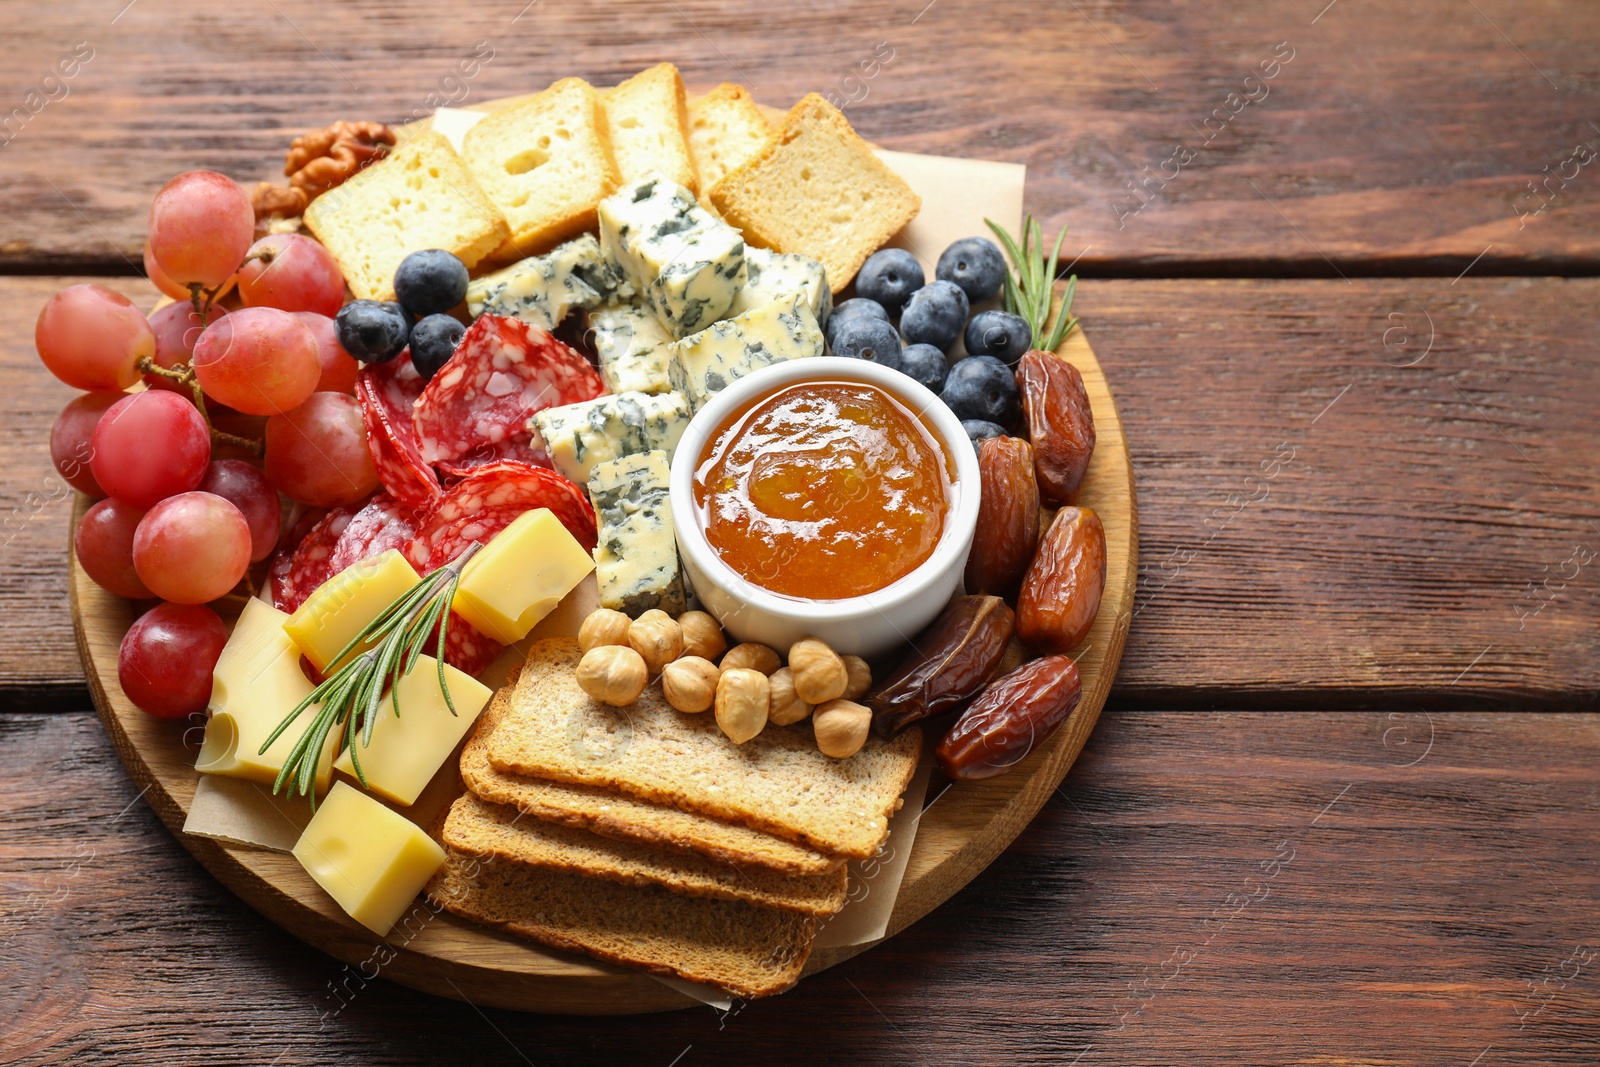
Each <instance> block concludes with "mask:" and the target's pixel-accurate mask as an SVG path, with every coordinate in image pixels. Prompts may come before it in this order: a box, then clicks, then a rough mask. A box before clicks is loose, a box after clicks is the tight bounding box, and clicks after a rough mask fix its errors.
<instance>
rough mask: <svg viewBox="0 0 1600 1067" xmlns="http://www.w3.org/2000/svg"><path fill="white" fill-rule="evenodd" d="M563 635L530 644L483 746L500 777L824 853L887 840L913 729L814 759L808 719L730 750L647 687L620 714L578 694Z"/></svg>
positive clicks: (913, 747) (911, 756)
mask: <svg viewBox="0 0 1600 1067" xmlns="http://www.w3.org/2000/svg"><path fill="white" fill-rule="evenodd" d="M580 658H582V651H581V650H580V649H579V647H578V642H577V641H575V640H572V639H570V638H547V639H545V640H543V641H537V642H534V643H533V645H532V646H531V647H530V649H529V652H528V660H527V663H526V664H525V665H524V666H523V668H522V675H521V677H519V678H518V680H517V684H516V688H515V689H514V690H513V691H512V694H511V707H510V709H509V710H508V711H507V712H506V715H505V718H504V719H503V720H502V721H501V725H500V727H499V728H498V729H496V730H495V731H494V732H493V734H492V735H491V736H490V738H489V743H488V747H489V762H490V763H491V764H493V765H494V767H495V768H496V769H497V770H500V771H508V772H511V773H513V774H531V775H534V776H536V777H540V778H554V779H557V780H559V781H567V782H576V783H579V784H582V785H595V786H606V787H610V788H612V789H618V790H621V791H623V792H626V793H630V794H632V795H634V796H637V797H641V798H643V799H645V800H650V801H653V802H655V803H659V804H672V805H675V806H677V807H680V808H686V809H688V810H690V811H699V812H702V813H704V814H707V815H712V816H715V817H716V818H719V819H730V820H736V821H739V822H743V823H745V824H747V825H749V826H753V827H755V828H757V829H761V830H766V831H767V832H769V833H774V834H777V835H779V836H780V837H786V838H788V839H790V840H792V841H798V842H802V843H804V844H807V845H809V846H811V847H812V848H815V849H819V850H821V851H824V852H832V853H835V854H837V855H841V856H849V857H851V858H853V859H865V858H866V857H868V856H871V855H872V854H873V852H874V851H876V850H877V848H878V846H879V845H881V844H882V843H883V840H884V838H885V837H886V836H887V835H888V832H889V816H890V815H892V814H893V813H894V812H895V811H896V810H897V809H898V808H899V807H900V794H901V793H903V792H904V791H905V788H906V784H907V783H908V782H910V780H911V775H912V772H914V771H915V770H916V767H917V760H918V758H919V756H920V755H921V751H922V732H921V731H920V730H919V729H916V728H912V729H910V730H907V731H905V732H904V733H902V734H900V735H899V736H897V737H895V738H894V739H893V740H889V741H884V740H882V739H880V738H876V737H874V738H870V739H869V740H868V741H867V743H866V745H865V747H863V748H862V749H861V751H860V752H857V753H856V754H855V755H854V756H851V757H850V758H849V759H842V760H836V759H832V758H830V757H828V756H824V755H823V754H822V753H821V752H819V751H817V742H816V738H815V737H814V735H813V734H812V732H811V724H810V722H809V721H807V722H804V723H799V724H796V725H794V726H782V727H780V726H771V727H768V728H767V729H766V730H763V731H762V732H761V733H760V734H759V735H757V736H756V737H755V738H753V739H751V740H749V741H747V742H745V743H744V744H742V745H735V744H734V743H733V742H732V741H730V740H728V738H727V737H725V736H724V735H723V733H722V731H721V730H720V729H718V727H717V724H716V720H715V719H714V718H713V717H712V716H710V715H685V714H683V713H682V712H679V711H675V710H674V709H673V708H672V707H671V705H669V704H668V703H667V702H666V700H665V699H663V698H662V696H661V692H660V689H659V687H652V688H650V689H647V690H645V692H644V693H643V695H641V696H640V697H639V699H638V700H636V701H634V702H633V703H632V704H630V705H628V706H627V707H625V708H613V707H610V706H608V705H606V704H601V703H599V702H597V701H594V700H591V699H590V698H589V697H588V696H587V695H586V694H585V693H584V692H583V690H582V689H580V688H579V687H578V682H577V677H576V670H577V666H578V660H579V659H580Z"/></svg>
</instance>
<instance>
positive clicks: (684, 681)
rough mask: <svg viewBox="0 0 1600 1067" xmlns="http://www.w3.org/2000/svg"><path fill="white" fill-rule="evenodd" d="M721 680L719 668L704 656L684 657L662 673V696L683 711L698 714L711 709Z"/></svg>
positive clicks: (674, 661) (668, 666)
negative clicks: (718, 680)
mask: <svg viewBox="0 0 1600 1067" xmlns="http://www.w3.org/2000/svg"><path fill="white" fill-rule="evenodd" d="M721 676H722V671H721V670H719V669H718V668H717V665H716V664H715V663H712V662H711V661H710V660H708V659H706V658H704V657H703V656H680V657H679V658H677V659H675V660H673V661H672V662H671V663H669V664H667V665H666V667H665V668H663V669H662V671H661V692H662V693H664V694H665V695H666V698H667V703H668V704H671V705H672V706H673V707H675V708H677V709H678V710H679V711H684V712H688V713H689V714H691V715H693V714H697V713H699V712H702V711H705V710H706V709H707V708H709V707H711V703H712V701H714V700H715V699H716V697H717V679H718V678H720V677H721Z"/></svg>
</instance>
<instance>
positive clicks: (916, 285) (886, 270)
mask: <svg viewBox="0 0 1600 1067" xmlns="http://www.w3.org/2000/svg"><path fill="white" fill-rule="evenodd" d="M925 280H926V278H925V277H924V276H923V273H922V264H921V263H918V262H917V257H916V256H913V255H912V254H911V253H910V252H907V251H906V250H905V249H903V248H884V249H880V250H878V251H876V252H874V253H872V255H870V256H868V257H867V261H866V262H865V263H863V264H862V265H861V270H860V271H858V272H857V273H856V292H858V293H860V294H861V295H862V296H864V297H867V298H868V299H869V300H876V301H877V302H878V303H880V304H882V305H883V306H884V307H885V308H887V309H888V310H890V311H894V310H895V309H897V308H899V307H900V306H902V305H903V304H904V303H905V302H906V298H908V297H909V296H910V295H911V294H912V293H914V292H916V291H917V290H918V289H921V288H922V283H923V282H924V281H925Z"/></svg>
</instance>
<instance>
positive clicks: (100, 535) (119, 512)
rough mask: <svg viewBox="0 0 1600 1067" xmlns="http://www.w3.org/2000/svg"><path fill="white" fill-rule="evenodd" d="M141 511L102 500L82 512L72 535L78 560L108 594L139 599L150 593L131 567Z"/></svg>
mask: <svg viewBox="0 0 1600 1067" xmlns="http://www.w3.org/2000/svg"><path fill="white" fill-rule="evenodd" d="M142 518H144V512H143V511H141V510H140V509H138V508H135V507H130V506H129V505H127V504H124V503H123V502H122V501H120V500H102V501H100V503H98V504H96V505H95V506H94V507H92V508H90V509H89V510H88V511H86V512H84V513H83V521H81V522H79V523H78V528H77V529H76V530H74V531H73V534H72V547H73V550H74V551H75V552H77V554H78V562H79V563H80V564H82V565H83V569H84V572H85V573H86V574H88V575H89V577H90V578H92V579H93V580H94V584H95V585H98V586H99V587H100V588H102V589H104V590H105V591H106V592H108V593H115V594H116V595H117V596H125V597H128V598H129V599H130V600H143V599H145V598H146V597H150V596H153V595H154V594H153V593H151V592H150V587H149V586H147V585H145V584H144V583H143V582H141V581H140V580H139V572H138V571H136V570H135V569H134V567H133V533H134V530H136V529H138V526H139V520H140V519H142Z"/></svg>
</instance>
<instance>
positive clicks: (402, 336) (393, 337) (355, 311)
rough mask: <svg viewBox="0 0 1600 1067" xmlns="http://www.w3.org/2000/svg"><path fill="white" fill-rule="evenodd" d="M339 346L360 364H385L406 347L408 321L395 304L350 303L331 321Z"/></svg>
mask: <svg viewBox="0 0 1600 1067" xmlns="http://www.w3.org/2000/svg"><path fill="white" fill-rule="evenodd" d="M333 321H334V325H335V327H336V328H337V329H338V333H339V344H340V345H342V346H343V347H344V350H345V351H346V352H348V353H350V354H351V355H352V356H354V357H356V358H357V359H359V360H360V361H361V362H363V363H387V362H389V360H391V359H393V358H394V357H395V356H398V355H399V354H400V350H401V349H402V348H404V347H405V346H406V335H407V334H408V333H409V332H410V329H411V321H410V319H408V318H407V317H406V313H405V311H404V309H402V308H401V307H400V305H399V304H388V303H382V302H380V301H377V300H352V301H351V302H350V303H348V304H346V305H345V306H344V307H342V308H340V309H339V314H338V315H336V316H335V317H334V320H333Z"/></svg>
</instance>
